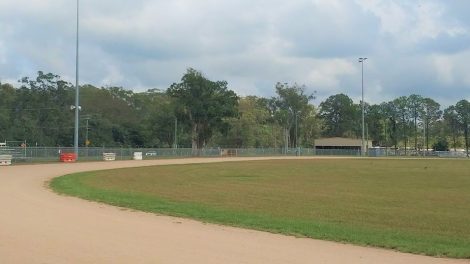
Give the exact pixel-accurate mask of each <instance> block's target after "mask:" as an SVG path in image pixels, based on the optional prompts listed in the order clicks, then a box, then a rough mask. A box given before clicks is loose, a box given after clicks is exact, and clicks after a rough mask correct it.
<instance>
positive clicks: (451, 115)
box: [443, 105, 460, 151]
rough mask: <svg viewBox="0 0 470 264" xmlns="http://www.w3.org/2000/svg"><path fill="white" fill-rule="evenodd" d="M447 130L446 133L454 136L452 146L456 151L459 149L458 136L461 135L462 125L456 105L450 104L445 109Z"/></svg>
mask: <svg viewBox="0 0 470 264" xmlns="http://www.w3.org/2000/svg"><path fill="white" fill-rule="evenodd" d="M443 117H444V122H445V124H446V125H445V127H446V129H445V131H444V134H450V135H451V137H452V147H453V148H454V151H456V150H457V138H458V136H459V131H460V125H459V117H458V113H457V110H456V108H455V106H454V105H451V106H449V107H448V108H446V109H445V110H444V115H443Z"/></svg>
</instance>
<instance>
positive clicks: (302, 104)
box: [270, 83, 315, 149]
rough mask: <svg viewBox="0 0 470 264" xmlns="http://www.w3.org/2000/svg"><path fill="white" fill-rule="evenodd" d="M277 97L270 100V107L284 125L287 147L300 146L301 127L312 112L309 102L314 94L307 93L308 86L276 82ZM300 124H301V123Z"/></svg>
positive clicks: (275, 117) (277, 119) (280, 123)
mask: <svg viewBox="0 0 470 264" xmlns="http://www.w3.org/2000/svg"><path fill="white" fill-rule="evenodd" d="M275 89H276V94H277V97H275V98H272V99H271V101H270V109H271V113H272V115H273V118H274V119H275V120H276V122H277V123H278V124H279V125H280V126H281V127H283V130H284V144H285V148H286V149H287V148H289V146H299V145H300V144H299V142H296V140H298V139H299V136H298V135H299V127H301V124H302V123H303V120H305V119H306V117H307V116H308V114H309V113H311V112H310V111H309V110H310V106H309V102H310V101H311V100H313V99H314V98H315V97H314V94H307V93H306V87H305V86H302V85H298V84H294V85H289V84H286V83H277V84H276V87H275ZM299 124H300V125H299Z"/></svg>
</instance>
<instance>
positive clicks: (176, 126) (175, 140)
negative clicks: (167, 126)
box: [173, 117, 178, 149]
mask: <svg viewBox="0 0 470 264" xmlns="http://www.w3.org/2000/svg"><path fill="white" fill-rule="evenodd" d="M177 131H178V118H176V117H175V138H174V143H173V148H175V149H177V148H178V133H177Z"/></svg>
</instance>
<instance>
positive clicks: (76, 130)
mask: <svg viewBox="0 0 470 264" xmlns="http://www.w3.org/2000/svg"><path fill="white" fill-rule="evenodd" d="M79 11H80V5H79V0H77V43H76V44H77V45H76V53H75V56H76V57H75V135H74V144H73V146H74V152H75V154H76V155H77V159H78V125H79V111H80V107H79V95H80V93H79V87H78V44H79V42H78V40H79V14H80V13H79Z"/></svg>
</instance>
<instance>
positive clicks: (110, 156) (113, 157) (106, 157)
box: [103, 153, 116, 161]
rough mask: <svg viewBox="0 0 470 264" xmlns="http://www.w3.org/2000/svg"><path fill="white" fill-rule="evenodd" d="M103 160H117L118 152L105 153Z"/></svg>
mask: <svg viewBox="0 0 470 264" xmlns="http://www.w3.org/2000/svg"><path fill="white" fill-rule="evenodd" d="M103 160H105V161H114V160H116V153H103Z"/></svg>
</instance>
